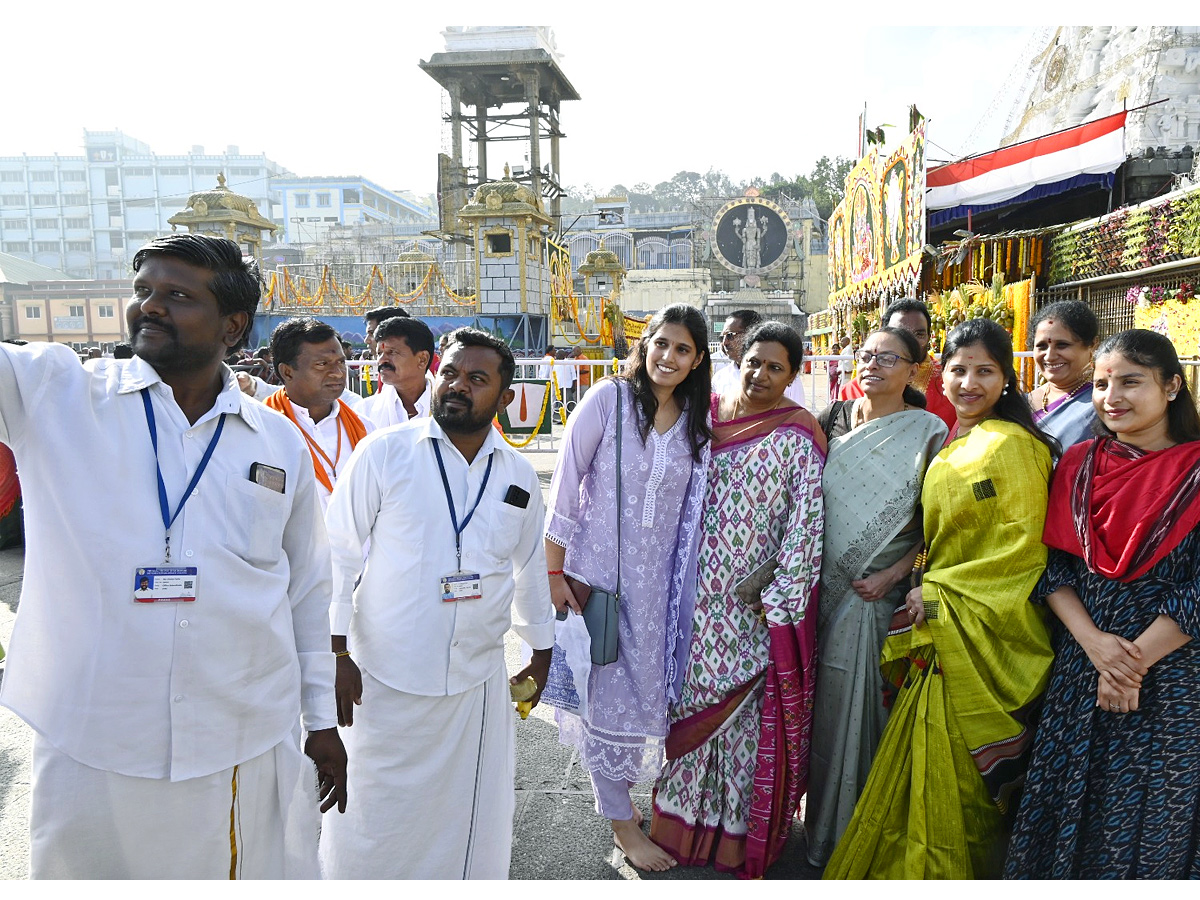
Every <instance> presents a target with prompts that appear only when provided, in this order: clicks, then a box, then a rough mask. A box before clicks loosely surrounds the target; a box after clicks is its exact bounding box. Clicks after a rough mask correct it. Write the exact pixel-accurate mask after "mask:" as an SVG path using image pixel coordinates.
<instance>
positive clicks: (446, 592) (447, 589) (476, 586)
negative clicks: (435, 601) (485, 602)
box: [442, 572, 483, 603]
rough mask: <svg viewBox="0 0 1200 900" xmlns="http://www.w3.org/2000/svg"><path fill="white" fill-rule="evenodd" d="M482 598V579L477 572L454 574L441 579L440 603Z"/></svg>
mask: <svg viewBox="0 0 1200 900" xmlns="http://www.w3.org/2000/svg"><path fill="white" fill-rule="evenodd" d="M482 596H483V579H482V578H481V577H480V575H479V573H478V572H455V573H454V574H453V575H445V576H443V577H442V602H443V603H454V602H456V601H458V600H478V599H480V598H481V597H482Z"/></svg>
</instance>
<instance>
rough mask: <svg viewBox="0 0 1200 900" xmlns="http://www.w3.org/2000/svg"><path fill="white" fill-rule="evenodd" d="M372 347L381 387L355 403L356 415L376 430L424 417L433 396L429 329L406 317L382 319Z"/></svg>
mask: <svg viewBox="0 0 1200 900" xmlns="http://www.w3.org/2000/svg"><path fill="white" fill-rule="evenodd" d="M375 348H376V353H377V355H378V359H379V364H378V365H377V366H376V367H375V368H376V371H377V372H378V373H379V379H380V381H382V382H383V384H382V385H381V386H380V388H379V390H378V392H376V393H375V394H373V395H371V396H370V397H367V398H366V399H365V400H363V401H362V403H360V404H359V407H358V414H359V415H360V416H363V417H364V418H367V419H370V420H371V421H372V422H374V423H375V425H376V426H377V427H379V428H386V427H387V426H389V425H400V424H402V423H404V422H407V421H408V420H409V419H415V418H418V417H420V416H428V415H429V404H430V401H431V399H432V396H433V378H432V377H431V376H430V375H429V364H430V362H431V361H432V360H433V332H432V331H430V330H429V326H428V325H426V324H425V323H424V322H422V321H421V320H420V319H412V318H409V317H407V316H404V317H399V316H395V317H393V318H390V319H384V320H383V321H382V322H380V323H379V327H378V328H377V329H376V330H375Z"/></svg>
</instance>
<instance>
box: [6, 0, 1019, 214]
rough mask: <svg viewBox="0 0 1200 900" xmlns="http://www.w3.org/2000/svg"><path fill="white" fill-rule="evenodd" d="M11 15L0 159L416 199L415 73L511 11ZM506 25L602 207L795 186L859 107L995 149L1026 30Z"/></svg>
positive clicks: (552, 16)
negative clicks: (106, 134) (687, 175)
mask: <svg viewBox="0 0 1200 900" xmlns="http://www.w3.org/2000/svg"><path fill="white" fill-rule="evenodd" d="M13 5H14V4H11V3H8V4H5V11H4V13H3V16H2V18H0V27H2V30H3V33H4V34H5V35H6V39H5V41H4V51H3V55H2V57H0V58H2V59H3V61H4V65H3V72H4V75H3V82H2V83H3V85H4V90H3V101H2V104H0V109H2V110H3V112H2V113H0V155H14V154H19V153H22V152H25V153H29V154H30V155H35V154H50V153H54V152H58V153H61V154H79V153H81V152H82V151H81V144H82V140H83V129H85V128H87V129H90V130H97V131H100V130H108V129H117V128H119V129H120V130H121V131H123V132H125V133H126V134H129V135H132V136H133V137H136V138H138V139H140V140H142V141H145V142H146V143H148V144H149V145H150V146H151V148H152V149H153V150H154V151H155V152H157V153H160V154H170V153H186V152H187V151H188V149H189V148H190V147H191V146H192V145H193V144H202V145H204V146H205V148H206V149H207V150H208V151H209V152H220V151H222V150H223V149H224V147H225V146H226V145H227V144H236V145H238V147H239V148H240V149H241V151H242V152H243V153H260V152H261V153H265V154H266V155H267V156H268V157H269V158H271V159H273V160H275V161H276V162H278V163H280V164H282V165H284V166H286V167H288V168H289V169H291V170H292V171H293V172H295V173H296V174H299V175H361V176H363V177H365V178H368V179H370V180H372V181H375V182H377V183H380V184H382V185H384V186H386V187H389V188H393V189H398V190H413V191H416V192H418V193H428V192H431V191H432V190H433V189H434V186H435V182H436V156H437V153H438V151H439V150H440V149H442V147H443V141H444V140H446V138H445V134H444V129H443V127H442V123H441V113H442V109H441V97H440V88H439V87H438V85H437V84H436V82H434V81H433V79H431V78H430V77H429V76H427V75H426V74H425V73H424V72H422V71H421V69H420V68H418V65H417V63H418V60H421V59H428V58H429V57H430V55H431V54H433V53H436V52H439V51H441V50H442V49H443V38H442V35H441V33H440V32H441V30H442V28H443V27H444V26H445V25H446V24H478V23H486V22H488V21H489V20H491V21H494V16H495V12H496V11H497V10H498V9H503V10H504V11H505V12H507V11H508V10H510V9H514V8H517V7H516V5H513V4H506V5H504V6H503V7H499V6H497V5H496V4H495V3H490V4H483V3H475V2H462V3H455V4H441V3H429V2H424V3H403V4H402V3H396V2H379V0H339V2H336V3H327V2H326V3H319V4H318V3H309V2H300V0H298V2H292V3H286V4H285V3H282V2H274V3H265V2H260V0H242V2H238V3H215V2H210V3H203V4H201V3H186V2H176V3H162V2H161V0H160V2H153V3H150V2H144V0H118V2H112V3H107V4H101V3H95V2H89V3H80V2H77V0H70V2H67V3H54V2H41V3H32V2H26V3H25V4H24V5H22V6H21V7H19V8H16V9H13V8H12V7H13ZM1030 6H1031V8H1032V4H1030ZM806 7H816V8H818V9H819V10H821V12H819V13H814V12H809V11H806ZM522 8H523V9H525V10H528V12H527V14H525V15H523V16H522V18H523V19H524V20H526V21H528V22H530V23H534V24H548V25H550V26H551V27H552V28H553V29H554V33H555V37H556V39H557V43H558V49H559V51H560V53H561V54H562V55H563V61H562V65H563V69H564V72H565V73H566V75H567V77H568V78H569V79H570V80H571V82H572V83H573V84H574V85H575V87H576V89H577V90H578V91H579V93H580V94H581V96H582V99H581V100H579V101H576V102H572V103H566V104H564V106H563V115H562V125H563V129H564V131H565V132H566V134H567V138H566V139H565V140H564V141H563V143H562V170H563V171H562V175H563V180H564V182H565V183H566V184H568V185H579V186H582V185H584V184H591V185H592V186H593V187H594V188H595V189H596V190H598V191H603V190H606V189H607V188H609V187H611V186H612V185H613V184H614V183H618V182H619V183H623V184H625V185H627V186H632V185H633V184H634V183H636V182H640V181H645V182H648V183H650V184H654V183H656V182H658V181H662V180H665V179H667V178H669V177H670V176H672V175H673V174H674V173H676V172H677V171H679V170H681V169H691V170H695V171H700V172H703V171H705V170H707V169H708V168H710V167H714V168H717V169H721V170H724V171H725V172H726V173H727V174H728V175H729V176H730V177H731V178H733V179H734V180H735V181H738V180H740V179H747V178H750V177H752V176H755V175H761V176H763V177H769V176H770V175H771V174H772V173H773V172H779V173H781V174H783V175H784V176H785V177H793V176H795V175H796V174H799V173H807V172H808V171H809V170H810V169H811V167H812V164H813V162H814V161H815V160H816V159H818V158H819V157H820V156H822V155H830V156H835V155H844V156H852V155H853V154H854V151H855V133H856V127H857V117H858V114H859V112H860V111H861V109H862V106H863V102H864V101H865V102H866V103H867V111H868V122H869V124H870V125H878V124H883V123H892V124H894V125H896V126H898V127H896V128H894V129H890V130H889V134H890V135H891V136H895V137H897V138H898V137H900V136H901V135H902V133H903V131H904V126H905V125H906V123H907V109H908V104H909V103H916V104H917V106H918V107H919V108H920V110H921V111H922V112H923V113H925V115H926V116H927V117H928V118H929V132H928V133H929V137H930V140H931V141H932V142H933V143H934V144H936V145H940V147H942V148H945V150H946V151H948V152H943V151H942V150H940V149H939V147H937V146H935V147H931V148H930V156H931V157H935V156H945V157H950V156H951V155H960V154H964V153H967V152H971V151H975V152H978V151H982V150H988V149H991V148H993V147H995V146H997V142H998V141H999V138H1000V137H1001V130H1002V126H1003V122H1004V118H1005V116H1006V115H1007V113H1008V108H1007V106H1003V107H994V106H993V105H992V104H993V101H994V98H995V97H996V96H997V93H998V92H999V91H1000V90H1001V88H1002V87H1003V85H1004V83H1005V82H1006V80H1007V79H1008V78H1009V77H1010V74H1011V73H1012V71H1013V64H1014V62H1016V60H1017V59H1018V57H1019V55H1020V53H1021V51H1022V49H1023V48H1025V46H1026V45H1027V44H1028V43H1029V42H1030V38H1031V36H1032V35H1033V34H1034V31H1035V29H1034V28H1032V27H1029V26H1004V27H996V26H985V25H963V26H957V27H953V28H949V27H929V26H919V27H898V26H894V25H881V26H876V27H865V22H866V21H870V20H871V19H872V16H871V14H870V13H869V10H870V5H869V4H868V5H865V6H864V5H859V4H853V3H841V4H832V3H825V4H820V5H818V4H804V3H796V2H792V3H786V4H785V3H775V2H764V0H757V2H756V0H744V2H742V3H736V4H722V5H720V6H716V5H701V4H684V3H682V2H671V3H658V4H653V3H648V2H645V0H642V2H639V3H632V2H624V0H622V2H609V3H603V2H601V3H569V4H568V3H559V4H536V3H535V4H529V5H525V6H523V7H522ZM1011 8H1012V7H1008V6H1006V9H1011ZM705 9H711V13H705V12H704V10H705ZM893 15H894V13H893ZM685 16H686V18H685ZM955 17H956V18H961V16H959V15H958V12H956V14H955ZM969 139H970V140H969ZM518 146H519V145H518V144H515V143H514V144H495V145H493V147H492V149H491V151H490V163H491V165H492V167H493V168H494V169H495V170H496V171H494V172H492V173H491V174H492V175H493V176H497V175H499V169H500V168H501V167H502V165H503V163H504V162H505V158H506V154H511V155H512V156H513V157H514V158H513V159H511V160H509V161H511V162H513V163H520V162H521V160H520V159H517V158H515V157H516V155H517V150H516V148H517V147H518ZM544 159H548V153H546V154H544Z"/></svg>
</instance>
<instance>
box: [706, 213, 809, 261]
mask: <svg viewBox="0 0 1200 900" xmlns="http://www.w3.org/2000/svg"><path fill="white" fill-rule="evenodd" d="M791 228H792V223H791V222H790V221H788V217H787V214H786V213H785V212H784V211H783V210H782V209H780V208H779V207H778V206H776V205H775V204H774V203H772V202H771V201H770V200H764V199H763V198H762V197H740V198H738V199H737V200H731V201H730V202H729V203H726V204H725V205H724V206H722V207H721V208H720V210H718V211H717V214H716V216H714V217H713V228H712V230H713V237H712V239H711V246H712V251H713V253H714V254H715V255H716V257H717V259H719V260H720V261H721V264H722V265H723V266H725V268H727V269H730V270H731V271H734V272H736V273H737V274H739V275H761V274H763V273H764V272H769V271H771V270H772V269H774V268H776V267H778V266H780V265H782V264H783V260H784V257H785V256H786V255H787V247H788V236H789V233H790V232H791Z"/></svg>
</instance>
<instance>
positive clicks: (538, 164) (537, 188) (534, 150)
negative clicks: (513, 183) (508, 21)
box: [525, 69, 542, 198]
mask: <svg viewBox="0 0 1200 900" xmlns="http://www.w3.org/2000/svg"><path fill="white" fill-rule="evenodd" d="M540 88H541V76H540V74H539V73H538V71H537V70H536V69H535V70H534V71H532V72H529V73H528V74H526V75H525V100H526V101H527V102H528V103H529V167H530V168H531V169H533V182H532V183H531V184H530V187H532V188H533V193H534V196H536V197H538V198H540V197H541V196H542V122H541V117H540V116H539V115H538V113H539V111H540V105H539V101H538V95H539V93H540Z"/></svg>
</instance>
